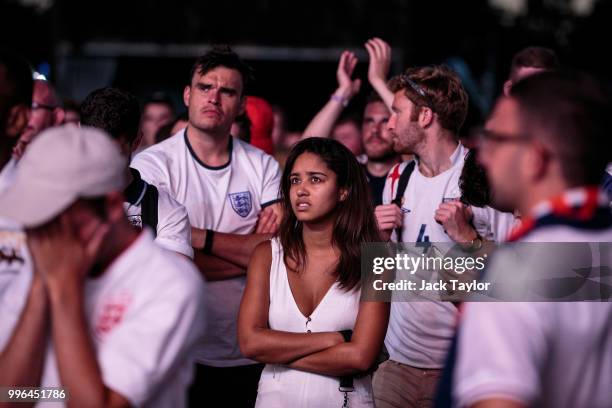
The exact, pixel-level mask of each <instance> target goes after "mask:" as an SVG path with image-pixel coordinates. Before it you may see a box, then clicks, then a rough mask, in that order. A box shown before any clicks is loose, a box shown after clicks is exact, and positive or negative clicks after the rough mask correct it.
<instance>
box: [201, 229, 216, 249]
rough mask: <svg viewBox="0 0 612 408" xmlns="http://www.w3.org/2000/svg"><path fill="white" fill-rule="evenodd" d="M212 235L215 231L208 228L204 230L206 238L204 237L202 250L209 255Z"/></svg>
mask: <svg viewBox="0 0 612 408" xmlns="http://www.w3.org/2000/svg"><path fill="white" fill-rule="evenodd" d="M214 235H215V231H213V230H209V229H207V230H206V238H205V239H204V248H202V252H203V253H205V254H206V255H210V254H211V253H212V246H213V237H214Z"/></svg>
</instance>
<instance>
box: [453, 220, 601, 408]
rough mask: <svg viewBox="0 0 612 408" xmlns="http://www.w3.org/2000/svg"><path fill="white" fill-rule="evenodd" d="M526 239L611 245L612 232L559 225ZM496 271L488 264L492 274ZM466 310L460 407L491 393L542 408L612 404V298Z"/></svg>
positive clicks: (458, 377)
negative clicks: (587, 230) (606, 300)
mask: <svg viewBox="0 0 612 408" xmlns="http://www.w3.org/2000/svg"><path fill="white" fill-rule="evenodd" d="M526 238H527V239H526V240H525V241H531V242H608V243H609V242H612V230H609V229H608V230H604V231H601V232H586V231H579V230H576V229H573V228H570V227H567V226H551V227H543V228H541V229H538V230H535V231H533V232H532V233H531V234H529V235H528V236H527V237H526ZM500 251H504V249H501V250H500ZM599 255H601V256H602V257H604V258H603V259H602V263H601V264H602V265H608V266H609V265H612V251H609V250H607V251H603V252H600V254H599ZM496 256H498V255H496ZM593 266H598V265H597V264H593ZM506 269H507V268H506ZM534 272H536V273H537V271H534ZM500 273H501V271H500ZM495 274H496V272H495V268H493V267H490V268H488V269H487V277H488V278H487V279H489V277H490V279H491V280H495ZM463 316H464V319H463V321H462V322H461V326H460V329H459V343H458V354H457V365H456V367H455V373H454V376H453V377H454V386H453V395H454V398H455V399H456V400H457V402H458V403H459V406H469V405H471V404H474V403H476V402H478V401H482V400H484V399H488V398H506V399H511V400H515V401H519V402H521V403H523V404H525V405H527V406H537V407H556V408H563V407H568V408H569V407H589V408H599V407H601V408H603V407H610V406H611V405H610V404H611V403H612V388H611V387H612V303H610V302H557V303H552V302H522V303H521V302H515V303H466V304H465V309H464V315H463Z"/></svg>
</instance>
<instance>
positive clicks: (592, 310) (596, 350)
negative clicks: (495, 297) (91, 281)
mask: <svg viewBox="0 0 612 408" xmlns="http://www.w3.org/2000/svg"><path fill="white" fill-rule="evenodd" d="M603 88H604V87H603V86H602V85H601V84H600V83H597V82H596V81H594V80H592V79H590V78H588V77H586V76H582V75H568V74H563V73H542V74H538V75H534V76H532V77H530V78H527V79H524V80H523V81H521V82H519V83H517V84H515V85H514V86H513V87H512V90H511V91H510V94H509V96H507V97H503V98H501V99H500V100H499V102H498V103H497V105H496V107H495V109H494V111H493V113H492V115H491V117H490V119H489V120H488V122H487V125H486V128H485V131H484V134H483V144H482V147H481V151H480V160H481V162H482V164H483V166H484V167H485V169H486V171H487V176H488V179H489V183H490V186H491V189H492V192H493V195H492V196H493V200H494V202H495V205H496V207H498V208H506V209H508V208H516V209H518V210H519V211H520V212H521V213H522V214H523V215H524V216H523V224H522V226H521V228H519V229H518V230H517V231H515V233H513V234H512V235H513V236H512V237H511V240H513V241H522V242H530V243H534V242H540V243H546V242H573V243H578V242H582V243H585V242H586V243H589V244H587V245H589V246H590V247H591V251H589V254H588V261H591V262H593V263H590V262H588V263H587V264H581V265H573V264H571V263H572V259H568V260H567V261H569V264H568V270H570V272H571V271H579V269H576V266H578V267H582V268H585V267H587V268H589V270H590V274H589V276H588V278H589V281H591V280H594V281H595V282H598V284H600V285H601V286H600V289H597V291H596V292H597V293H598V294H599V295H600V296H601V297H604V301H603V302H600V301H597V300H594V299H591V301H589V302H584V301H582V302H580V301H574V302H522V303H519V302H515V303H510V302H507V303H468V304H466V307H465V311H464V313H463V317H464V318H463V320H462V321H461V323H460V327H459V341H458V348H457V360H456V367H455V370H454V379H453V385H454V387H453V396H454V400H455V403H456V404H457V405H458V406H462V407H463V406H468V407H473V406H474V407H475V406H478V407H483V408H484V407H487V408H488V407H508V408H521V407H528V406H537V407H608V406H610V401H611V400H610V384H612V303H610V302H609V298H608V299H607V301H605V297H606V296H608V297H609V296H610V295H609V294H610V281H609V278H606V276H607V275H606V273H605V271H606V270H609V267H610V265H612V251H611V250H610V242H612V215H611V213H610V208H609V206H608V202H607V199H606V197H605V196H604V195H603V194H602V193H601V192H600V191H599V183H600V180H601V173H602V172H603V171H604V169H605V167H606V164H607V163H608V162H609V160H610V151H612V144H611V142H610V133H611V132H612V122H611V118H610V101H609V99H608V98H607V96H606V95H605V94H604V91H603ZM523 245H525V244H523ZM573 245H574V246H576V247H578V246H582V247H583V246H584V244H573ZM522 248H529V249H530V251H537V250H538V248H550V246H547V247H542V246H537V245H536V244H532V245H531V246H529V247H527V246H524V247H522ZM563 248H568V247H563ZM510 251H512V248H508V249H506V248H504V249H501V250H500V251H499V252H498V253H496V254H495V257H493V259H492V260H491V263H490V265H489V267H488V269H487V272H486V279H487V280H488V281H495V280H497V279H499V278H503V277H504V275H505V277H506V278H507V276H508V272H509V270H508V267H507V263H506V262H504V260H505V259H506V258H504V256H506V255H509V254H510V253H511V252H510ZM540 251H542V250H540ZM597 252H599V255H598V257H597V258H596V259H595V260H596V261H597V263H594V261H592V259H591V256H592V255H591V254H596V253H597ZM531 255H533V256H530V257H521V258H520V260H521V262H520V264H519V266H520V268H517V269H516V270H515V269H513V270H512V272H515V271H518V270H519V269H522V270H525V271H526V272H527V273H528V274H529V276H530V277H532V279H533V280H532V281H531V282H536V281H537V279H538V277H542V278H546V277H547V275H548V274H549V273H550V270H549V269H550V268H549V267H553V268H554V270H555V271H557V270H558V269H559V264H558V263H556V262H555V261H556V259H557V258H562V257H563V255H564V254H563V253H551V252H550V251H548V252H545V251H543V252H540V253H539V254H538V253H531ZM530 266H531V267H530ZM574 275H576V274H575V273H574ZM606 279H608V281H607V282H606ZM544 282H553V283H552V284H553V285H556V284H557V283H555V282H554V281H544ZM585 283H587V282H586V281H583V282H582V283H581V284H582V285H583V284H585ZM606 287H607V288H608V289H607V292H606V289H605V288H606ZM550 289H554V288H552V287H551V288H550Z"/></svg>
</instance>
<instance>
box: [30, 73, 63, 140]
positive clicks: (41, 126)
mask: <svg viewBox="0 0 612 408" xmlns="http://www.w3.org/2000/svg"><path fill="white" fill-rule="evenodd" d="M63 119H64V115H63V111H62V109H61V108H60V107H58V101H57V98H56V97H55V95H53V91H52V90H51V88H50V87H49V84H48V83H47V82H46V81H34V91H33V93H32V111H31V113H30V120H29V121H28V125H27V126H26V129H25V131H24V132H23V134H22V135H21V138H20V141H19V142H20V143H24V144H27V143H30V142H31V141H32V139H33V138H34V137H35V136H36V135H37V134H39V133H40V132H42V131H43V130H45V129H47V128H50V127H52V126H58V125H60V124H61V123H62V122H63Z"/></svg>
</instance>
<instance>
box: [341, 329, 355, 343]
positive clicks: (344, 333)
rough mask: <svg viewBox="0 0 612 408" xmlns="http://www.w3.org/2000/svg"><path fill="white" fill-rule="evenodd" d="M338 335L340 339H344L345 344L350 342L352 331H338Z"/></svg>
mask: <svg viewBox="0 0 612 408" xmlns="http://www.w3.org/2000/svg"><path fill="white" fill-rule="evenodd" d="M339 333H340V334H341V335H342V337H343V338H344V341H345V342H346V343H348V342H350V341H351V337H353V331H352V330H340V331H339Z"/></svg>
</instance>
